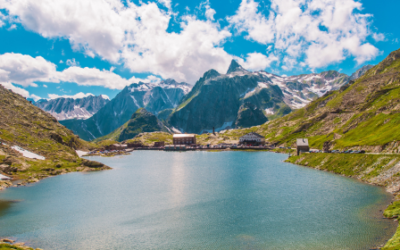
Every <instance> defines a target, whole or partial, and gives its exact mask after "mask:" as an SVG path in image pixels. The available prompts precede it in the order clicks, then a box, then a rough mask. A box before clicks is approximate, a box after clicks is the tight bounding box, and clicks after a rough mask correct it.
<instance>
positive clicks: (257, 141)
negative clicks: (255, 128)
mask: <svg viewBox="0 0 400 250" xmlns="http://www.w3.org/2000/svg"><path fill="white" fill-rule="evenodd" d="M239 145H246V146H260V145H265V138H264V136H262V135H259V134H257V133H254V132H251V133H248V134H246V135H244V136H242V137H240V139H239Z"/></svg>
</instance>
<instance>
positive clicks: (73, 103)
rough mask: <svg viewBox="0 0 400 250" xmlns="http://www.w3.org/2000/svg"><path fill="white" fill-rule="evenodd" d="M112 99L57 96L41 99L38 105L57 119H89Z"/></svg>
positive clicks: (36, 104)
mask: <svg viewBox="0 0 400 250" xmlns="http://www.w3.org/2000/svg"><path fill="white" fill-rule="evenodd" d="M109 101H110V99H109V98H108V97H106V96H102V95H100V96H88V97H85V98H79V99H73V98H57V99H52V100H45V99H42V100H39V101H37V102H35V103H34V105H35V106H36V107H39V108H41V109H42V110H44V111H46V112H48V113H50V114H51V115H52V116H54V117H55V118H56V119H57V120H59V121H60V120H68V119H75V118H77V119H88V118H90V117H92V116H93V115H94V114H95V113H97V111H99V110H100V109H101V108H102V107H104V106H105V105H106V104H107V103H108V102H109Z"/></svg>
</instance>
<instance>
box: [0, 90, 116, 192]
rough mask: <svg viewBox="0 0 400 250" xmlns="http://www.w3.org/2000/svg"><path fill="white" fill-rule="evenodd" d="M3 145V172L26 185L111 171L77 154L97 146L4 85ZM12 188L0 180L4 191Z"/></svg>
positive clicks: (0, 102) (0, 105) (0, 97)
mask: <svg viewBox="0 0 400 250" xmlns="http://www.w3.org/2000/svg"><path fill="white" fill-rule="evenodd" d="M0 142H1V144H0V172H1V173H3V174H6V175H8V176H11V177H14V178H19V179H22V180H23V182H36V181H38V180H39V179H42V178H45V177H47V176H51V175H58V174H63V173H67V172H71V171H90V170H98V169H107V168H108V167H107V166H104V165H103V164H101V163H96V162H91V161H88V160H84V159H81V158H79V157H78V155H77V154H76V153H75V150H90V149H93V148H95V147H97V146H96V145H94V144H91V143H88V142H85V141H83V140H81V139H79V137H78V136H76V135H74V134H73V133H72V132H71V131H70V130H68V129H67V128H65V127H64V126H62V125H61V124H60V123H58V122H57V120H56V119H55V118H54V117H52V116H51V115H50V114H48V113H46V112H45V111H42V110H41V109H40V108H38V107H36V106H34V105H33V104H31V103H30V102H29V101H27V100H25V98H23V97H22V96H20V95H18V94H15V93H13V92H11V91H9V90H7V89H5V88H4V87H2V86H0ZM12 146H19V147H21V148H23V149H25V150H28V151H30V152H33V153H35V154H38V155H41V156H43V157H45V158H46V159H45V160H36V159H30V158H26V157H24V156H23V155H22V154H21V153H19V152H17V151H16V150H14V149H12V148H11V147H12ZM9 185H11V183H10V182H4V181H0V189H2V188H5V187H7V186H9Z"/></svg>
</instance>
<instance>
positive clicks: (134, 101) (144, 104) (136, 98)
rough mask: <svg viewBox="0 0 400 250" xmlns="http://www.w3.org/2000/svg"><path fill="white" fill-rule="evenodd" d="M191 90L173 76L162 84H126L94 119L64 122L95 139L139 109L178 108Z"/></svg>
mask: <svg viewBox="0 0 400 250" xmlns="http://www.w3.org/2000/svg"><path fill="white" fill-rule="evenodd" d="M190 89H191V86H190V85H189V84H187V83H178V82H176V81H175V80H172V79H168V80H165V81H162V82H160V83H158V84H155V83H142V82H139V83H137V84H136V83H135V84H132V85H130V86H127V87H125V88H124V89H123V90H122V91H121V92H120V93H119V94H118V95H117V96H116V97H115V98H114V99H112V100H111V101H110V102H109V103H107V105H105V106H104V107H103V108H102V109H100V110H99V111H98V112H97V113H96V114H95V115H93V116H92V117H91V118H89V119H87V120H76V119H75V120H65V121H62V122H61V123H62V124H63V125H64V126H66V127H67V128H69V129H71V130H72V131H73V132H74V133H75V134H77V135H79V136H80V137H81V138H82V139H85V140H93V139H95V138H98V137H102V136H105V135H108V134H109V133H111V132H113V131H114V130H115V129H117V128H119V127H121V126H122V125H123V124H125V123H126V122H127V121H128V120H129V119H130V118H131V116H132V114H133V113H135V111H136V110H138V109H139V108H145V109H146V110H148V111H149V112H151V113H153V114H154V115H157V114H158V113H159V112H160V111H162V110H165V109H173V108H175V107H176V106H177V105H178V103H179V102H180V100H181V99H182V98H183V96H185V94H187V93H188V92H189V91H190Z"/></svg>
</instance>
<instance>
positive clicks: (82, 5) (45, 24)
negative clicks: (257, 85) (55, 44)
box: [0, 0, 232, 83]
mask: <svg viewBox="0 0 400 250" xmlns="http://www.w3.org/2000/svg"><path fill="white" fill-rule="evenodd" d="M158 2H160V3H161V4H163V5H165V6H166V7H167V8H170V7H171V1H170V0H158ZM0 6H2V7H3V8H5V9H6V10H7V11H8V14H9V15H10V16H15V17H18V18H16V19H14V21H15V22H19V23H21V24H22V25H23V26H24V27H25V28H26V29H29V30H32V31H34V32H36V33H39V34H41V35H42V36H43V37H46V38H54V37H63V38H67V39H68V40H69V41H70V43H71V45H72V47H73V49H75V50H81V51H83V52H84V53H85V54H86V55H88V56H91V57H93V56H96V55H97V56H99V57H101V58H102V59H105V60H108V61H110V62H112V63H124V65H125V66H126V67H127V68H128V69H130V70H131V71H132V72H136V73H148V72H151V73H153V74H156V75H160V76H162V77H163V78H171V77H172V78H175V79H176V80H178V81H187V82H189V83H194V82H195V81H196V80H198V78H199V77H200V76H201V75H202V74H203V73H204V72H205V71H207V70H209V69H210V68H214V69H216V70H222V69H223V70H225V68H226V67H227V65H229V62H230V59H231V58H232V56H231V55H229V54H228V53H226V52H225V51H224V49H223V48H222V46H221V45H222V44H223V43H224V42H225V40H226V39H227V38H229V37H230V36H231V33H230V32H229V31H228V30H227V29H222V28H221V27H220V26H219V24H218V23H217V22H213V21H212V20H213V16H214V14H215V11H214V10H213V9H211V8H210V7H209V6H208V8H207V9H206V10H205V12H206V13H205V15H206V16H207V17H208V20H205V21H204V20H199V19H197V18H196V17H195V16H184V17H182V19H181V20H182V21H181V23H180V26H181V28H182V30H181V32H180V33H174V32H172V33H169V32H167V28H168V25H169V22H170V19H171V18H174V14H173V13H169V12H165V11H163V10H161V9H160V8H159V7H158V5H157V4H156V2H148V3H144V2H140V3H139V4H138V5H136V4H134V3H132V2H130V1H127V3H126V5H124V4H123V3H122V2H121V1H120V0H85V1H81V0H57V1H53V0H41V1H37V0H0Z"/></svg>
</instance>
